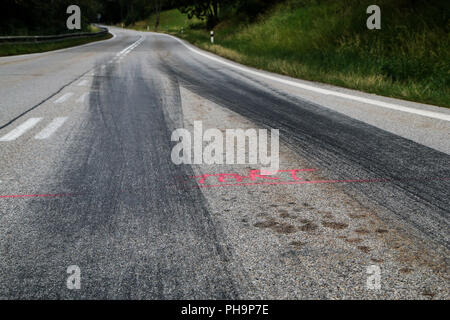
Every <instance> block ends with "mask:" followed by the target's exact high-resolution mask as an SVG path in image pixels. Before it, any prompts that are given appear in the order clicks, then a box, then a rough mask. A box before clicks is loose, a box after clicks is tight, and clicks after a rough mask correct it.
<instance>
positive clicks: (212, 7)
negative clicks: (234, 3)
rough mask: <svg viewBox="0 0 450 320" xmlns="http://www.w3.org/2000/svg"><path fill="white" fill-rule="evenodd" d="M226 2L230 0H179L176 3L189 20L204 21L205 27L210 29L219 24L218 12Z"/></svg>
mask: <svg viewBox="0 0 450 320" xmlns="http://www.w3.org/2000/svg"><path fill="white" fill-rule="evenodd" d="M226 2H231V0H181V1H178V3H179V4H178V8H179V10H180V11H181V12H182V13H186V14H187V15H188V18H189V19H192V17H194V16H195V17H197V18H199V19H201V20H204V19H206V24H207V27H208V28H212V27H214V26H215V25H216V24H217V23H218V22H219V11H220V9H221V7H222V6H223V5H224V4H225V3H226Z"/></svg>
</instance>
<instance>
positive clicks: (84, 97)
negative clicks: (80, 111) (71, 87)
mask: <svg viewBox="0 0 450 320" xmlns="http://www.w3.org/2000/svg"><path fill="white" fill-rule="evenodd" d="M88 95H89V92H85V93H83V94H82V95H81V96H80V97H79V98H78V99H77V101H76V102H77V103H84V101H85V100H86V97H87V96H88Z"/></svg>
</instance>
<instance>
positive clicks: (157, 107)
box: [0, 28, 450, 299]
mask: <svg viewBox="0 0 450 320" xmlns="http://www.w3.org/2000/svg"><path fill="white" fill-rule="evenodd" d="M111 30H112V32H113V33H114V34H115V37H114V38H112V39H110V40H107V41H102V42H98V43H91V44H89V45H85V46H81V47H75V48H70V49H65V50H60V51H55V52H48V53H42V54H33V55H24V56H16V57H5V58H0V96H1V98H2V99H1V100H0V298H2V299H12V298H19V299H27V298H28V299H29V298H31V299H40V298H47V299H98V298H102V299H118V298H119V299H120V298H122V299H181V298H188V299H241V298H251V299H286V298H295V299H309V298H319V299H329V298H427V297H429V296H430V292H431V293H432V294H433V295H434V297H438V298H445V299H448V297H449V295H448V294H449V292H448V288H447V286H446V285H445V283H446V282H445V279H446V278H447V277H448V260H447V259H448V250H449V244H450V243H449V213H450V181H449V179H450V121H448V118H449V116H450V110H448V109H444V108H439V107H434V106H427V105H421V104H417V103H412V102H405V101H400V100H395V99H388V98H384V97H377V96H373V95H368V94H364V93H361V92H355V91H351V90H346V89H341V88H333V87H331V86H326V85H321V84H314V83H309V82H306V81H301V80H298V81H297V80H293V79H290V80H287V78H286V77H282V76H276V75H271V74H269V73H266V72H261V74H262V76H259V75H258V74H257V73H258V72H259V71H255V70H254V69H248V70H250V71H249V72H247V68H245V67H241V66H239V67H237V68H236V67H235V66H237V65H236V64H234V63H231V62H225V63H223V61H225V60H223V59H221V58H217V57H215V56H212V55H210V54H207V53H204V52H203V55H201V54H198V53H197V52H196V51H193V50H190V49H189V48H188V46H189V45H188V44H183V43H181V42H180V41H178V40H176V39H174V38H173V37H170V36H167V35H161V34H156V33H141V32H136V31H131V30H123V29H118V28H111ZM195 50H198V49H195ZM205 55H206V56H205ZM208 55H209V56H211V57H213V59H210V58H208V57H207V56H208ZM230 64H231V65H232V66H230ZM279 79H282V80H280V81H279ZM286 81H287V82H289V81H293V82H296V83H298V84H301V85H299V86H292V85H290V84H288V83H287V82H286ZM308 86H312V87H315V88H318V90H309V89H308ZM321 90H325V91H326V90H332V91H333V90H334V91H333V92H337V93H338V94H335V95H329V94H323V93H322V91H321ZM350 96H352V97H356V98H351V97H350ZM365 99H368V100H377V101H379V102H380V103H379V104H383V103H385V104H389V105H394V106H396V105H398V106H399V107H398V108H396V107H393V108H390V107H383V106H380V105H376V104H371V103H370V101H368V102H367V103H366V102H365V101H366V100H365ZM408 110H409V111H408ZM200 120H201V121H203V123H204V126H205V128H206V127H212V128H219V129H226V128H275V129H279V130H280V142H281V147H280V161H281V165H280V166H281V168H282V169H286V170H288V169H306V168H313V169H314V171H311V172H302V173H301V174H302V176H301V177H302V179H304V182H305V183H303V184H281V183H279V184H261V185H251V184H249V185H235V186H223V187H217V188H214V187H211V188H199V186H200V187H201V183H200V182H199V181H198V179H193V178H192V177H195V176H199V175H202V174H219V173H233V172H239V173H240V174H245V173H246V172H248V171H249V170H252V169H254V167H251V166H242V165H241V166H238V165H223V166H219V165H175V164H173V162H172V161H171V157H170V155H171V150H172V147H173V145H174V143H173V142H171V134H172V131H173V130H175V129H176V128H183V127H185V128H188V129H191V128H192V123H193V121H200ZM216 182H217V180H216V181H214V183H210V184H211V185H213V184H217V183H216ZM373 264H376V265H379V266H380V267H381V270H382V271H383V276H382V279H383V281H384V282H383V290H381V291H373V290H372V291H371V290H368V289H367V288H366V277H367V274H366V269H365V268H366V267H367V266H369V265H373ZM70 265H77V266H79V267H80V270H81V289H80V290H69V289H68V288H67V287H66V279H67V277H68V274H67V272H66V270H67V267H68V266H70Z"/></svg>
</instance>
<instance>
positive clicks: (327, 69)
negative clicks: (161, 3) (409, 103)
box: [161, 0, 450, 106]
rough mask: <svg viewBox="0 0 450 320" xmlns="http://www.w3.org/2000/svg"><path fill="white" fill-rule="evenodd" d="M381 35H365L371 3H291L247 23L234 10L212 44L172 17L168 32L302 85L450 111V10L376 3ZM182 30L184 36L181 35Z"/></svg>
mask: <svg viewBox="0 0 450 320" xmlns="http://www.w3.org/2000/svg"><path fill="white" fill-rule="evenodd" d="M377 2H378V5H379V6H380V8H381V30H368V29H367V27H366V19H367V17H368V14H366V8H367V6H368V5H369V4H372V1H369V0H345V1H344V0H339V1H338V0H288V1H285V2H283V3H281V4H278V5H276V6H275V7H272V8H270V7H269V8H268V11H267V12H266V13H264V14H261V15H259V16H258V17H257V18H256V20H251V19H244V18H242V12H240V11H238V10H237V9H236V8H235V9H233V10H231V11H230V12H228V15H225V16H223V17H222V22H220V23H219V24H218V25H217V26H216V27H215V28H214V30H215V44H214V45H211V44H210V41H209V31H208V30H207V29H205V23H204V22H203V23H201V22H199V21H198V20H195V21H192V23H191V24H189V21H188V20H187V19H186V17H184V18H183V17H182V15H180V13H179V12H177V11H176V10H171V11H167V12H165V13H163V14H164V19H162V20H161V25H163V26H165V27H164V29H162V30H164V31H169V32H172V33H176V35H177V36H179V37H183V38H185V39H186V40H189V41H190V42H192V43H194V44H196V45H198V46H200V47H202V48H204V49H207V50H210V51H212V52H215V53H217V54H220V55H223V56H225V57H227V58H229V59H233V60H235V61H238V62H241V63H244V64H247V65H251V66H254V67H257V68H261V69H265V70H269V71H273V72H277V73H282V74H286V75H290V76H293V77H298V78H302V79H308V80H313V81H320V82H325V83H330V84H335V85H338V86H343V87H347V88H353V89H358V90H363V91H366V92H372V93H377V94H381V95H385V96H391V97H398V98H402V99H408V100H413V101H419V102H425V103H430V104H436V105H440V106H450V22H449V12H450V11H449V4H448V2H443V1H440V0H415V1H411V0H410V1H407V0H378V1H377ZM181 27H184V33H181V32H180V29H181Z"/></svg>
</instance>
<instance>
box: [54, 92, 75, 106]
mask: <svg viewBox="0 0 450 320" xmlns="http://www.w3.org/2000/svg"><path fill="white" fill-rule="evenodd" d="M71 96H73V93H72V92H68V93H66V94H64V95H62V96H61V97H59V98H58V99H56V100H55V103H63V102H65V101H67V100H68V99H69V98H70V97H71Z"/></svg>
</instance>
